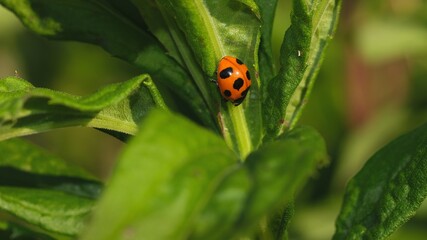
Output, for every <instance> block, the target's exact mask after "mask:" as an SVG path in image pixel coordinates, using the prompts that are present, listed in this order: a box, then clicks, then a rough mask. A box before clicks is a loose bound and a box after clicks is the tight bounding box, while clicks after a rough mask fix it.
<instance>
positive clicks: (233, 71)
mask: <svg viewBox="0 0 427 240" xmlns="http://www.w3.org/2000/svg"><path fill="white" fill-rule="evenodd" d="M217 84H218V87H219V90H220V91H221V95H222V96H223V97H224V98H225V99H226V100H228V101H230V102H232V103H233V104H234V106H238V105H240V104H241V103H242V102H243V100H245V97H246V95H247V94H248V91H249V89H250V87H251V75H250V73H249V70H248V67H247V66H246V65H245V64H244V63H243V62H242V61H240V60H239V59H238V58H235V57H231V56H225V57H223V58H222V59H221V61H219V64H218V71H217Z"/></svg>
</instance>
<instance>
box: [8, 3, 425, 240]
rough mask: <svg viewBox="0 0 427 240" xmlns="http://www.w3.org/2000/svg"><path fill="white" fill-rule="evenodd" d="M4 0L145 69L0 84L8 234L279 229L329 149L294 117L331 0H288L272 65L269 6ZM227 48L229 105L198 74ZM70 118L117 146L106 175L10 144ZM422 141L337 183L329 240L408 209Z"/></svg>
mask: <svg viewBox="0 0 427 240" xmlns="http://www.w3.org/2000/svg"><path fill="white" fill-rule="evenodd" d="M0 3H1V4H2V5H3V6H4V7H6V8H8V9H9V10H10V11H12V12H13V13H15V14H16V15H17V16H18V17H19V19H20V20H21V21H22V22H23V23H24V25H25V26H27V27H28V28H29V29H30V30H32V31H33V32H35V33H37V34H39V35H42V36H45V37H47V38H49V39H58V40H75V41H82V42H88V43H92V44H96V45H99V46H101V47H102V48H104V49H105V50H106V51H107V52H109V53H110V54H112V55H114V56H116V57H118V58H121V59H123V60H125V61H127V62H129V63H130V64H133V65H135V66H137V67H138V68H139V69H140V70H141V71H143V72H144V74H142V75H140V76H137V77H135V78H133V79H130V80H128V81H124V82H122V83H118V84H113V85H109V86H106V87H104V88H103V89H101V90H99V91H98V92H96V93H94V94H92V95H90V96H87V97H78V96H74V95H70V94H66V93H62V92H57V91H53V90H50V89H43V88H37V87H34V86H33V85H31V84H30V83H29V82H27V81H25V80H23V79H20V78H17V77H6V78H3V79H1V80H0V122H1V125H0V139H2V140H6V139H10V140H6V141H2V142H1V143H0V152H1V154H2V157H1V159H0V171H1V175H0V192H1V194H0V210H1V213H0V229H1V230H2V232H3V233H4V234H8V236H9V235H11V236H15V237H19V236H21V235H28V234H30V235H35V234H37V235H38V236H39V237H40V238H49V237H51V238H59V239H68V238H75V237H77V236H79V237H80V238H81V239H147V238H151V239H187V238H192V239H233V238H242V237H248V238H261V239H286V238H287V234H286V228H287V225H288V223H289V221H290V219H291V217H292V215H293V211H294V207H293V204H292V202H293V198H294V195H295V194H296V192H297V191H298V190H300V189H301V187H302V186H303V185H304V183H305V182H306V181H307V179H308V178H309V177H310V176H311V175H312V174H313V173H314V172H315V171H316V169H317V168H318V167H319V166H320V165H322V164H324V163H325V160H326V159H327V154H326V147H325V143H324V141H323V139H322V137H321V136H320V134H318V133H317V132H316V130H314V129H313V128H310V127H304V126H297V125H296V123H297V121H298V119H299V117H300V115H301V112H302V110H303V108H304V105H305V103H306V102H307V100H308V97H309V95H310V92H311V89H312V87H313V84H314V81H315V78H316V75H317V72H318V70H319V68H320V65H321V62H322V58H323V54H324V51H325V48H326V46H327V45H328V43H329V41H330V40H331V38H332V36H333V35H334V31H335V28H336V25H337V21H338V14H339V9H340V4H341V1H339V0H313V1H309V2H308V1H300V0H294V1H293V10H292V15H291V26H290V27H289V28H288V30H287V31H286V34H285V38H284V41H283V44H282V48H281V51H280V60H279V62H280V64H279V67H277V68H276V64H275V60H274V59H273V54H272V50H271V32H272V22H273V18H274V13H275V9H276V3H277V1H264V0H254V1H252V0H239V1H237V0H236V1H230V0H219V1H149V0H148V1H147V0H133V1H115V0H94V1H83V0H74V1H66V0H61V1H55V2H52V1H47V0H18V1H17V0H0ZM224 55H232V56H236V57H239V58H240V59H242V60H244V62H245V63H246V64H247V66H248V67H249V69H250V71H251V72H252V73H254V74H253V75H256V77H254V79H253V85H252V89H251V91H250V93H249V95H248V97H247V98H246V100H245V101H244V102H243V104H241V105H240V106H238V107H235V106H233V105H232V104H230V103H224V102H221V100H220V95H219V93H218V90H217V88H216V86H215V84H212V83H210V81H209V80H210V79H211V78H214V77H215V74H214V72H215V69H216V67H217V64H218V61H219V59H221V57H222V56H224ZM157 86H158V87H157ZM159 109H161V110H159ZM182 115H184V116H182ZM71 126H85V127H92V128H97V129H100V130H101V131H105V132H106V133H109V134H111V135H113V136H115V137H117V138H119V139H121V140H123V141H126V142H127V146H126V148H125V150H124V152H123V154H122V155H121V157H120V160H119V163H118V166H117V167H116V169H115V172H114V174H113V177H112V178H111V179H110V180H109V181H108V183H107V184H105V186H104V184H103V183H101V182H100V181H99V180H97V179H96V178H94V177H93V176H91V175H89V174H87V173H85V172H84V171H82V170H81V169H80V168H76V167H72V166H69V165H67V164H65V163H63V162H62V161H61V160H60V159H58V158H56V157H53V156H51V155H50V154H48V153H46V152H44V151H42V150H40V149H38V148H37V147H35V146H33V145H30V144H29V143H27V142H25V141H23V140H20V139H11V138H15V137H19V136H25V135H29V134H35V133H39V132H44V131H50V130H54V129H57V128H62V127H71ZM132 135H134V136H133V137H129V136H132ZM128 140H129V141H128ZM426 146H427V125H424V126H421V127H420V128H418V129H416V130H414V131H413V132H411V133H408V134H407V135H405V136H402V137H401V138H399V139H397V140H395V141H393V142H392V143H390V144H389V145H387V146H386V147H384V148H383V149H381V150H380V151H379V152H378V153H377V154H375V155H374V156H373V157H372V158H371V159H370V160H369V161H368V163H367V164H366V165H365V167H364V168H363V169H362V170H361V171H360V172H359V174H358V175H357V176H355V177H354V178H353V179H352V180H351V182H350V183H349V185H348V187H347V194H346V196H345V199H344V204H343V207H342V211H341V213H340V215H339V217H338V220H337V231H336V234H335V235H334V239H359V238H368V239H384V238H386V237H387V236H389V235H390V234H391V233H392V232H393V231H394V230H396V229H397V228H398V227H399V226H400V225H402V224H403V223H404V222H405V221H407V220H408V219H409V217H410V216H412V215H413V214H414V213H415V210H416V209H417V208H418V207H419V205H420V204H421V202H422V201H423V200H424V198H425V196H426V189H427V188H426V186H427V184H426V183H427V179H426V177H427V174H426V170H427V164H426V159H427V155H426V152H425V151H426ZM379 169H380V170H381V171H380V174H378V172H379ZM101 191H102V194H101V195H100V192H101ZM95 204H96V208H95V207H94V206H95ZM88 217H89V219H90V220H89V221H88V223H87V224H86V221H87V220H88Z"/></svg>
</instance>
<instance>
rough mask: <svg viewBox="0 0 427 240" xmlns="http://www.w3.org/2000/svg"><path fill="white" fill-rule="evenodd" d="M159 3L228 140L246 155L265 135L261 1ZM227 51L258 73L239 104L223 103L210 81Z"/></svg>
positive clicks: (195, 78) (191, 72)
mask: <svg viewBox="0 0 427 240" xmlns="http://www.w3.org/2000/svg"><path fill="white" fill-rule="evenodd" d="M135 1H137V0H135ZM156 4H157V6H158V8H159V9H160V11H161V12H162V16H163V17H164V18H165V22H166V24H167V25H168V28H169V31H170V32H171V36H172V38H173V41H174V42H175V44H176V45H177V46H178V49H179V54H180V56H181V59H183V61H184V62H185V65H186V66H187V68H188V69H189V70H190V74H191V75H192V77H193V79H194V81H195V82H196V85H197V86H198V88H199V89H200V92H201V93H202V95H203V96H204V97H205V99H206V101H207V102H208V104H210V106H211V109H213V111H214V113H216V112H217V111H218V110H220V113H219V114H218V120H219V122H220V126H221V130H222V134H223V135H224V137H225V139H226V141H227V143H228V145H229V146H230V147H231V148H233V149H234V150H235V151H236V152H238V153H239V155H240V156H241V159H244V157H245V156H246V155H247V154H248V153H249V152H250V151H251V150H252V149H253V148H254V147H257V146H258V144H259V143H260V141H261V137H262V136H261V134H262V133H261V110H260V94H259V91H258V88H259V82H258V79H257V78H256V77H255V76H256V74H255V73H256V72H257V71H258V66H257V62H258V61H257V59H258V45H259V37H260V25H261V24H260V20H259V10H258V7H257V6H256V4H255V2H254V1H252V0H245V1H230V0H220V1H188V0H179V1H156ZM225 55H231V56H235V57H237V58H239V59H241V60H242V61H243V62H245V63H246V65H247V66H248V68H249V70H250V72H251V73H252V76H253V77H252V81H253V84H252V87H251V93H250V94H249V96H248V97H247V99H246V100H245V102H244V103H243V104H242V105H240V106H238V107H235V106H233V105H231V104H230V103H226V104H223V103H221V101H222V100H221V98H222V97H221V96H220V94H219V92H218V90H217V88H216V86H215V85H214V84H212V83H210V81H209V78H214V79H215V78H216V76H215V74H214V73H215V71H216V68H217V66H218V62H219V60H220V59H221V58H222V57H223V56H225ZM218 105H219V106H218Z"/></svg>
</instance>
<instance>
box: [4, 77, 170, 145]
mask: <svg viewBox="0 0 427 240" xmlns="http://www.w3.org/2000/svg"><path fill="white" fill-rule="evenodd" d="M155 106H159V107H163V108H165V105H164V103H163V101H162V98H161V96H160V94H159V93H158V91H157V89H156V88H155V86H154V84H153V82H152V81H151V79H150V78H149V77H148V76H147V75H141V76H138V77H135V78H133V79H131V80H129V81H126V82H123V83H119V84H112V85H109V86H107V87H105V88H103V89H101V90H99V91H98V92H96V93H94V94H92V95H90V96H86V97H79V96H74V95H70V94H66V93H63V92H57V91H53V90H50V89H44V88H35V87H33V86H32V85H31V84H30V83H28V82H26V81H25V80H23V79H19V78H15V77H9V78H4V79H0V139H8V138H11V137H16V136H23V135H28V134H34V133H38V132H43V131H47V130H52V129H56V128H62V127H71V126H88V127H95V128H101V129H107V130H114V131H117V132H121V133H126V134H134V133H135V132H136V131H137V124H136V122H139V121H140V119H141V118H142V117H143V116H144V115H145V114H146V112H147V111H148V110H149V109H151V108H153V107H155Z"/></svg>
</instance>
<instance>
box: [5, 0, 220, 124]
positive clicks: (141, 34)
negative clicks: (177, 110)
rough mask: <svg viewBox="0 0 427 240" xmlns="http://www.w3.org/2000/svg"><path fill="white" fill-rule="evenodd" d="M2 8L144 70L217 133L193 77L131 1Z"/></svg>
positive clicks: (37, 1)
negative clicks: (94, 46)
mask: <svg viewBox="0 0 427 240" xmlns="http://www.w3.org/2000/svg"><path fill="white" fill-rule="evenodd" d="M0 4H2V5H3V6H5V7H6V8H8V9H10V10H11V11H12V12H14V13H15V14H16V15H17V16H18V17H19V19H20V20H21V21H22V22H23V23H24V25H25V26H26V27H28V28H29V29H30V30H32V31H34V32H35V33H37V34H40V35H42V36H45V37H47V38H50V39H58V40H75V41H81V42H88V43H92V44H95V45H99V46H101V47H103V48H104V49H105V50H106V51H108V52H109V53H111V54H112V55H113V56H116V57H119V58H121V59H124V60H126V61H127V62H129V63H132V64H134V65H135V66H138V67H139V68H140V69H141V70H142V71H143V72H146V73H148V74H150V75H151V76H152V77H153V79H155V80H156V81H157V82H162V83H163V85H164V86H166V87H167V88H168V89H169V90H170V91H172V92H174V93H175V94H176V96H179V100H180V101H183V102H185V104H186V106H191V107H190V108H189V109H190V111H193V113H194V114H195V115H196V116H197V118H198V119H197V120H201V122H203V123H204V124H205V125H207V126H210V127H212V128H215V126H216V124H215V123H214V122H213V119H212V118H211V115H210V114H209V111H208V109H209V108H207V107H206V105H205V103H204V102H203V98H202V97H201V96H200V94H199V92H198V90H197V89H196V88H195V86H194V84H193V83H192V82H191V80H190V77H189V75H188V74H187V72H186V71H185V70H184V69H183V68H182V67H181V66H180V65H179V64H177V62H176V61H175V60H174V59H172V58H170V57H169V56H168V55H167V54H166V53H165V50H164V48H163V46H162V45H161V44H160V43H159V42H158V41H157V39H155V38H154V37H153V36H152V34H151V33H149V32H147V29H146V26H145V24H143V25H142V22H141V20H140V19H139V18H138V17H137V16H136V9H135V10H133V9H132V10H131V9H130V8H131V7H133V5H131V4H130V3H129V2H128V1H127V2H126V4H125V5H121V6H120V5H119V4H117V3H116V2H115V1H114V0H109V1H107V0H95V1H85V0H74V1H66V0H58V1H55V2H52V1H49V0H17V1H15V0H0ZM118 5H119V6H118ZM124 13H126V15H124ZM141 25H142V26H141ZM118 36H119V37H118Z"/></svg>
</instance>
